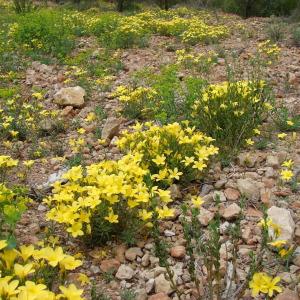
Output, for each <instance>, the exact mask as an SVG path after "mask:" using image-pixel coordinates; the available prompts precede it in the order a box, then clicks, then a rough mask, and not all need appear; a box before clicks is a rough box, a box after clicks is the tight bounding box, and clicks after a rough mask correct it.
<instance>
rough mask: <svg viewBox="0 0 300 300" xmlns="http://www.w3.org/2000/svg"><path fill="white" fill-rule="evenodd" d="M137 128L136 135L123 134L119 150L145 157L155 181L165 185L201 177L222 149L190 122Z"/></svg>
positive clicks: (149, 124)
mask: <svg viewBox="0 0 300 300" xmlns="http://www.w3.org/2000/svg"><path fill="white" fill-rule="evenodd" d="M143 127H144V128H143ZM133 128H134V129H135V132H132V133H129V132H128V133H124V134H123V136H122V138H120V140H119V141H118V143H117V144H118V147H119V148H120V149H121V150H123V151H126V152H129V153H138V154H140V155H142V159H143V165H145V167H147V169H149V170H150V173H151V178H152V179H153V180H155V181H156V182H158V184H160V185H162V186H169V185H171V184H172V183H173V182H174V181H176V182H178V181H180V182H189V181H191V180H195V179H198V178H200V177H201V175H202V171H203V170H205V169H206V168H207V165H208V162H209V160H210V158H211V156H213V155H215V154H216V153H218V148H216V147H214V146H213V145H212V144H211V142H212V141H213V140H212V138H210V137H208V136H206V135H204V134H203V133H201V132H197V131H196V130H195V127H189V126H188V122H184V124H182V125H180V124H179V123H172V124H168V125H165V126H158V125H154V124H152V123H151V122H147V123H146V124H145V126H143V125H141V124H137V125H135V126H134V127H133ZM143 129H145V130H143Z"/></svg>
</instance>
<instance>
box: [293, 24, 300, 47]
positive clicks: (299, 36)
mask: <svg viewBox="0 0 300 300" xmlns="http://www.w3.org/2000/svg"><path fill="white" fill-rule="evenodd" d="M293 41H294V44H295V45H296V46H300V26H298V27H296V28H294V29H293Z"/></svg>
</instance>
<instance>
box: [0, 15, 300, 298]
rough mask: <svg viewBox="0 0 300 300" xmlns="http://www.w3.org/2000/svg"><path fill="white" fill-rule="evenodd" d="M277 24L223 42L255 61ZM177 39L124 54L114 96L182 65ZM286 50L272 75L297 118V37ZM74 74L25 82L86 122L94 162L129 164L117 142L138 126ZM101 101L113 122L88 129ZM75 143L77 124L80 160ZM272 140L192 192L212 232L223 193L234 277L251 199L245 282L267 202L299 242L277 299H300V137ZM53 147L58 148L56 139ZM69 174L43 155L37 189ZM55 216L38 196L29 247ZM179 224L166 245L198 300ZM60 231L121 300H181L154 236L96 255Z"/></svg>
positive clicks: (178, 199) (42, 74)
mask: <svg viewBox="0 0 300 300" xmlns="http://www.w3.org/2000/svg"><path fill="white" fill-rule="evenodd" d="M267 23H268V19H254V18H253V19H248V20H247V21H245V22H244V25H245V27H246V28H248V29H249V30H250V31H251V32H252V34H253V35H252V36H251V37H250V38H248V39H244V38H243V37H241V36H239V35H238V34H233V35H232V36H231V37H230V38H228V39H226V40H225V41H223V42H222V43H221V45H220V47H222V48H223V49H224V50H225V51H233V50H234V51H236V52H238V53H240V59H241V61H242V60H247V59H248V57H249V53H251V52H252V51H253V47H254V46H255V44H257V42H259V41H261V40H263V39H265V31H264V28H265V27H266V24H267ZM174 42H175V41H172V40H170V39H168V38H160V37H154V38H153V39H152V40H151V43H150V46H149V47H148V48H146V49H131V50H124V51H123V52H122V54H121V57H122V63H123V64H124V68H123V70H122V71H120V73H119V74H118V76H116V78H115V81H114V83H113V87H112V90H113V89H114V87H116V86H118V85H120V84H124V83H126V82H128V81H129V79H130V76H131V74H132V73H133V72H134V71H136V70H139V69H141V68H142V67H144V66H154V67H156V68H158V67H159V66H160V65H162V64H164V63H167V62H172V61H174V57H175V54H174V52H171V51H169V49H167V47H166V44H167V43H174ZM80 43H81V47H82V48H83V49H90V48H92V49H93V50H97V44H95V43H93V42H91V41H89V40H87V41H84V40H83V41H80ZM82 43H83V45H82ZM279 45H280V47H281V49H282V52H281V57H280V61H279V62H278V64H276V65H275V66H274V67H270V70H269V71H268V74H269V76H270V78H271V80H272V82H273V85H274V90H275V94H276V100H277V102H278V103H281V102H283V103H285V104H286V105H287V106H288V107H289V108H290V109H291V110H293V111H294V112H298V113H300V48H296V47H294V46H292V45H291V41H290V39H289V36H288V35H286V38H285V39H284V40H283V41H282V42H280V43H279ZM197 47H198V48H199V49H200V50H203V48H207V49H209V47H210V46H197ZM197 47H196V48H195V49H197ZM81 51H82V49H81ZM224 68H225V66H224V63H223V60H222V59H221V58H219V63H218V65H217V66H216V67H215V69H214V70H213V74H212V77H213V80H214V81H216V82H220V81H222V80H223V79H224V77H223V76H224ZM66 71H67V67H65V66H62V65H44V64H42V63H40V62H34V63H33V64H32V65H31V66H30V67H29V68H28V69H27V71H26V74H25V77H24V80H23V83H22V85H23V89H24V93H25V91H27V92H31V91H32V90H33V89H34V87H40V88H42V89H43V90H46V91H47V92H46V105H47V107H48V108H49V109H54V108H56V109H59V110H60V115H61V117H62V118H63V120H64V121H65V122H66V123H68V124H71V123H72V121H74V120H77V122H79V123H80V124H82V127H83V128H85V129H86V133H85V138H86V141H87V142H88V143H89V144H90V145H91V146H90V147H87V146H86V147H84V149H83V156H84V158H85V162H86V163H87V164H89V163H92V162H95V161H99V160H103V159H117V158H119V157H120V155H121V154H120V153H119V151H118V149H117V148H116V146H115V144H114V142H115V141H116V139H117V138H118V136H119V134H120V132H122V130H123V129H125V128H127V127H128V126H129V125H130V124H131V123H132V122H131V121H129V120H125V119H124V118H121V117H120V116H119V114H118V108H119V104H118V101H117V99H113V98H112V97H110V93H109V92H97V91H92V93H89V94H87V93H86V91H85V90H84V89H83V88H82V87H80V86H77V85H74V86H70V84H65V83H64V81H65V80H66V79H67V78H68V75H66ZM287 86H288V88H287ZM97 105H100V106H101V107H102V108H103V109H104V111H105V112H106V115H107V117H106V118H105V119H104V120H103V121H102V122H101V123H89V124H87V123H86V122H85V121H84V119H85V118H86V116H87V114H88V113H89V112H91V111H93V110H94V108H95V107H96V106H97ZM45 126H46V127H47V128H48V129H49V130H51V124H45ZM97 127H100V128H101V129H102V138H104V139H106V140H107V143H106V144H104V145H99V143H98V142H97V140H96V139H95V138H94V131H95V129H96V128H97ZM74 137H78V133H77V132H76V130H72V128H71V127H70V128H69V129H68V130H67V132H66V133H63V134H61V135H59V136H57V140H58V141H59V143H60V144H61V145H62V147H63V149H64V155H65V157H66V158H69V157H71V152H70V149H69V148H68V141H69V139H70V138H74ZM46 141H47V140H46ZM270 141H271V142H270V143H269V145H268V147H267V148H266V149H264V150H255V149H254V148H249V149H247V150H245V151H243V152H242V153H240V154H239V155H238V157H236V159H235V161H233V162H231V163H230V164H229V165H228V166H227V167H223V168H222V167H221V165H220V164H215V165H214V166H213V168H212V169H211V170H210V171H209V176H208V178H207V180H206V181H205V183H203V184H195V185H193V186H192V187H191V189H193V190H195V189H196V190H197V191H198V193H199V195H201V196H203V198H204V200H205V204H204V206H203V209H202V211H201V214H200V215H199V220H200V222H201V224H202V225H203V226H204V227H205V226H207V225H208V222H209V221H210V220H211V219H212V218H213V216H214V214H215V213H216V207H215V204H214V201H213V199H215V198H216V196H217V195H219V197H220V200H221V216H222V225H221V228H222V230H223V232H224V235H223V236H222V241H223V242H224V247H222V249H221V250H222V253H221V257H222V272H223V274H224V276H225V274H226V272H227V270H228V268H229V265H230V263H229V262H228V261H227V257H226V250H225V249H226V247H230V245H229V244H228V242H227V239H226V234H225V229H226V228H227V227H228V226H229V224H230V223H231V222H232V221H233V220H234V219H235V218H236V217H237V216H238V214H239V213H240V210H241V207H240V203H239V199H240V196H241V195H242V194H243V195H245V196H246V197H247V198H248V201H247V202H246V207H245V208H244V213H245V219H244V220H243V222H242V240H241V242H240V245H239V260H240V261H239V265H240V266H244V267H240V268H239V269H238V277H239V279H240V280H241V281H242V280H243V279H244V278H245V276H246V272H247V268H248V265H249V264H248V263H249V256H248V254H249V252H250V251H252V250H255V249H256V247H257V246H258V245H259V241H260V229H259V228H258V226H257V223H258V221H259V220H260V218H261V217H262V213H261V211H260V210H259V207H260V204H261V203H264V204H265V205H266V206H267V207H268V208H269V209H268V215H269V216H270V217H272V219H273V221H274V222H275V223H277V224H279V225H280V226H281V227H282V229H283V230H282V233H281V234H282V238H283V239H286V240H289V241H290V242H292V243H293V244H295V245H298V246H297V249H296V255H295V257H294V259H293V262H292V264H291V265H290V266H289V267H288V268H287V269H282V270H279V276H281V278H282V285H283V286H284V287H285V288H286V289H285V291H284V293H283V294H281V295H279V296H278V297H277V298H276V299H277V300H283V299H284V300H287V299H291V300H296V299H299V298H298V293H299V291H300V283H299V275H300V246H299V245H300V244H299V243H300V193H299V188H296V189H293V190H291V188H289V187H286V186H284V185H282V183H281V181H280V180H279V171H280V168H281V163H282V162H283V161H284V160H286V159H292V160H293V161H294V164H295V168H294V170H295V172H296V173H297V174H298V175H299V177H298V180H300V137H299V135H298V137H297V139H296V140H295V141H293V142H290V141H288V140H279V139H278V138H277V132H275V131H274V132H272V136H270ZM47 142H49V143H51V141H47ZM21 147H22V149H23V151H24V157H26V149H27V147H28V145H27V144H26V142H23V143H21ZM3 151H5V150H3ZM65 170H66V169H65V166H64V164H63V162H61V161H60V160H57V159H55V157H53V158H49V159H47V160H46V161H43V160H42V159H41V160H40V162H39V163H37V164H35V165H34V167H33V169H32V173H31V174H30V176H29V180H30V181H29V185H30V186H31V188H32V190H33V191H34V192H35V193H36V194H37V195H39V196H40V198H42V197H43V196H44V195H46V194H47V193H48V192H49V187H50V185H51V183H53V182H55V181H56V180H58V179H60V177H61V175H62V174H63V172H64V171H65ZM298 175H297V176H298ZM172 193H173V197H174V199H175V202H174V207H177V208H179V206H180V204H181V203H182V201H183V199H184V197H185V195H186V194H187V193H188V190H187V189H185V190H182V189H181V187H180V186H172ZM46 211H47V208H46V206H45V205H44V204H42V203H41V202H40V201H39V200H38V197H37V201H34V202H33V203H31V204H30V209H29V210H28V211H27V212H26V213H25V215H24V216H23V218H22V220H21V222H20V224H19V225H18V227H17V235H18V239H19V240H20V242H24V243H37V242H38V240H39V238H40V237H42V236H44V235H45V234H48V233H49V232H50V233H51V232H53V227H52V226H50V224H49V222H47V221H46V219H45V213H46ZM179 219H180V216H179V210H178V214H177V217H176V218H175V219H173V220H170V221H167V222H164V224H163V226H162V228H161V230H162V233H163V236H164V238H165V240H166V241H168V242H169V243H170V244H171V245H172V247H171V249H170V255H171V259H170V260H171V263H172V269H173V271H174V274H175V275H174V279H175V281H176V282H177V284H178V286H182V287H184V297H183V299H184V300H189V299H194V295H195V291H194V290H193V287H192V285H191V279H190V276H189V273H188V271H187V260H188V257H187V254H186V249H185V245H186V241H185V240H184V238H183V230H182V226H181V225H180V222H179ZM54 230H55V231H54V233H55V235H56V236H58V237H59V238H60V241H61V242H62V244H65V246H66V247H67V248H68V249H69V250H70V251H74V252H81V253H82V255H83V256H84V264H83V266H82V267H81V268H80V270H78V273H79V272H83V273H85V274H87V275H88V276H89V277H90V278H91V279H92V280H95V282H96V283H97V285H99V286H101V288H102V290H103V291H104V293H105V294H106V295H109V296H110V297H112V299H120V295H119V292H120V290H121V289H123V288H127V289H132V290H133V291H135V292H136V295H137V297H136V299H137V300H146V299H149V300H168V299H176V296H175V294H174V293H173V291H172V289H171V286H170V284H169V282H168V281H167V280H166V278H165V269H164V268H162V267H160V266H159V264H158V258H157V257H155V255H154V253H153V247H154V245H153V241H152V240H151V239H148V238H144V239H142V240H140V241H139V242H138V243H137V245H135V246H134V247H131V248H127V247H125V245H123V244H117V243H111V244H109V245H107V246H105V247H97V248H94V249H92V248H87V247H86V246H84V245H83V244H82V243H81V242H79V241H78V240H71V239H70V238H67V236H66V235H65V233H64V232H63V231H62V230H61V229H60V228H58V227H55V228H54ZM271 271H272V270H271ZM107 274H111V275H110V276H108V275H107ZM76 276H77V273H72V274H71V275H70V279H72V280H76ZM87 294H88V293H87ZM244 299H251V296H250V292H249V291H247V292H246V296H245V297H244Z"/></svg>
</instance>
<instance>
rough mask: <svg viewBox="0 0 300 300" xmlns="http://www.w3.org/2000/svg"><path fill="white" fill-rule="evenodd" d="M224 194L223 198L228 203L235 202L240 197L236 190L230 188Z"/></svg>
mask: <svg viewBox="0 0 300 300" xmlns="http://www.w3.org/2000/svg"><path fill="white" fill-rule="evenodd" d="M224 194H225V197H226V198H227V200H229V201H236V200H238V199H239V198H240V196H241V194H240V192H239V191H238V190H236V189H232V188H227V189H226V190H225V191H224Z"/></svg>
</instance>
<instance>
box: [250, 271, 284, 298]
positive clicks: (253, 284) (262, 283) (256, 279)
mask: <svg viewBox="0 0 300 300" xmlns="http://www.w3.org/2000/svg"><path fill="white" fill-rule="evenodd" d="M279 281H280V277H275V278H272V277H270V276H268V275H267V274H266V273H263V272H260V273H255V274H254V275H253V277H252V280H251V281H250V283H249V287H250V288H251V289H252V297H256V296H257V295H258V294H259V293H263V294H267V295H268V296H269V297H273V294H274V292H278V293H280V292H282V289H281V287H279V286H277V283H278V282H279Z"/></svg>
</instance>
